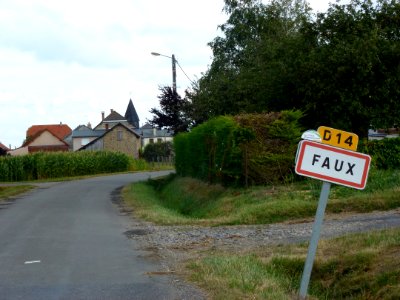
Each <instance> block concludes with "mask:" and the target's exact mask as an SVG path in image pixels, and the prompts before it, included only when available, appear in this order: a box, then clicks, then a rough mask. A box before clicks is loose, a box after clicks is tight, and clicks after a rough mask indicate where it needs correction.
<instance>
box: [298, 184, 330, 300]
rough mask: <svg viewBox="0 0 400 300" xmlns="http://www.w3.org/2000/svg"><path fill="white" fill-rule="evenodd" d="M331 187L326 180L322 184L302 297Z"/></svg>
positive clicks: (305, 269)
mask: <svg viewBox="0 0 400 300" xmlns="http://www.w3.org/2000/svg"><path fill="white" fill-rule="evenodd" d="M330 189H331V184H330V183H329V182H326V181H324V182H323V184H322V189H321V194H320V196H319V201H318V208H317V213H316V215H315V221H314V225H313V228H312V235H311V241H310V245H309V246H308V254H307V259H306V262H305V264H304V271H303V275H302V277H301V283H300V298H301V299H305V297H306V296H307V290H308V284H309V282H310V277H311V271H312V267H313V264H314V258H315V254H316V252H317V246H318V240H319V236H320V234H321V227H322V222H323V221H324V214H325V208H326V204H327V203H328V196H329V192H330Z"/></svg>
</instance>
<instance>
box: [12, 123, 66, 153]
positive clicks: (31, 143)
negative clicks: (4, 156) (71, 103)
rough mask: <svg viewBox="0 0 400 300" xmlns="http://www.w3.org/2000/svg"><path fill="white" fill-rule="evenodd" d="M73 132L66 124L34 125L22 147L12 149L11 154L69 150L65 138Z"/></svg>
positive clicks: (27, 133)
mask: <svg viewBox="0 0 400 300" xmlns="http://www.w3.org/2000/svg"><path fill="white" fill-rule="evenodd" d="M70 133H71V128H70V127H69V126H68V125H66V124H62V123H60V124H56V125H33V126H31V127H29V129H28V130H27V132H26V140H25V142H24V143H23V144H22V146H21V147H20V148H17V149H14V150H10V151H9V152H8V153H9V154H10V155H13V156H15V155H25V154H29V153H34V152H39V151H43V152H55V151H69V145H68V143H67V142H65V141H64V138H65V137H67V136H68V135H69V134H70Z"/></svg>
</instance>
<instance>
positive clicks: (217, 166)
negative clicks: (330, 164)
mask: <svg viewBox="0 0 400 300" xmlns="http://www.w3.org/2000/svg"><path fill="white" fill-rule="evenodd" d="M301 116H302V115H301V112H299V111H283V112H280V113H268V114H244V115H239V116H236V117H230V116H223V117H217V118H215V119H212V120H210V121H208V122H206V123H204V124H201V125H199V126H198V127H196V128H194V129H193V130H192V131H191V132H189V133H183V134H179V135H177V136H176V137H175V139H174V148H175V167H176V172H177V174H179V175H181V176H190V177H194V178H199V179H201V180H204V181H208V182H209V183H221V184H224V185H230V184H237V185H246V186H247V185H250V184H268V183H275V182H278V181H282V180H285V179H286V178H287V177H288V176H291V175H292V174H293V168H294V158H295V154H296V149H297V144H298V142H299V139H300V136H301V133H302V130H301V127H300V125H299V119H300V117H301Z"/></svg>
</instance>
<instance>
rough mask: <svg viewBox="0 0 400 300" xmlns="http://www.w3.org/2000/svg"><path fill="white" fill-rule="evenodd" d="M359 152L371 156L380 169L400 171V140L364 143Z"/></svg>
mask: <svg viewBox="0 0 400 300" xmlns="http://www.w3.org/2000/svg"><path fill="white" fill-rule="evenodd" d="M359 151H360V152H363V153H366V154H369V155H370V156H371V157H372V163H373V164H374V165H375V167H377V168H378V169H383V170H387V169H400V138H387V139H383V140H378V141H363V142H362V143H361V144H360V149H359Z"/></svg>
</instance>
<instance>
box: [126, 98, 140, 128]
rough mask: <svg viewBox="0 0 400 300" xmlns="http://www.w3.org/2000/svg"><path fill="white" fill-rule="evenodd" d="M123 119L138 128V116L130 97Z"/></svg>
mask: <svg viewBox="0 0 400 300" xmlns="http://www.w3.org/2000/svg"><path fill="white" fill-rule="evenodd" d="M125 119H126V120H127V121H128V122H129V123H130V124H131V125H132V126H133V127H134V128H139V117H138V114H137V112H136V109H135V107H134V106H133V103H132V99H129V104H128V108H127V109H126V113H125Z"/></svg>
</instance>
